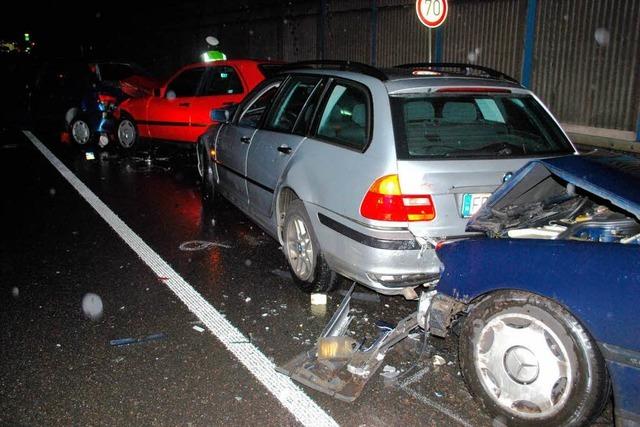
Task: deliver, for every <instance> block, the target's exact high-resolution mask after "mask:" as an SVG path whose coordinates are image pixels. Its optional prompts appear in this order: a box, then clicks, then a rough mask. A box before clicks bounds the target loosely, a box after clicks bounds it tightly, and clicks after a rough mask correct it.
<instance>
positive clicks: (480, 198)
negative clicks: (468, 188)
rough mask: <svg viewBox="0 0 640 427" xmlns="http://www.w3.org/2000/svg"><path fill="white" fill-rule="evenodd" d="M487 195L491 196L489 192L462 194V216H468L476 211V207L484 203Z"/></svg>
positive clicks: (478, 207)
mask: <svg viewBox="0 0 640 427" xmlns="http://www.w3.org/2000/svg"><path fill="white" fill-rule="evenodd" d="M489 196H491V193H475V194H472V193H465V194H464V195H463V196H462V208H461V210H460V213H461V214H462V217H463V218H469V217H470V216H472V215H473V214H475V213H476V212H478V209H480V207H481V206H482V205H484V202H486V201H487V199H488V198H489Z"/></svg>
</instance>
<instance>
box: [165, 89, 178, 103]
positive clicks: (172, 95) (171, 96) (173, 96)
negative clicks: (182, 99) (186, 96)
mask: <svg viewBox="0 0 640 427" xmlns="http://www.w3.org/2000/svg"><path fill="white" fill-rule="evenodd" d="M164 97H165V98H167V99H168V100H169V101H173V100H174V99H176V93H175V92H174V91H172V90H168V91H167V93H165V94H164Z"/></svg>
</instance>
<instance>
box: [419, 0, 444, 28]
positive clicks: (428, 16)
mask: <svg viewBox="0 0 640 427" xmlns="http://www.w3.org/2000/svg"><path fill="white" fill-rule="evenodd" d="M448 9H449V5H448V1H447V0H417V1H416V14H417V15H418V19H419V20H420V22H422V24H423V25H426V26H427V27H429V28H436V27H439V26H440V25H442V23H443V22H444V20H445V19H446V18H447V10H448Z"/></svg>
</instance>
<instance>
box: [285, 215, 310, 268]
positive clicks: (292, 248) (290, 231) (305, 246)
mask: <svg viewBox="0 0 640 427" xmlns="http://www.w3.org/2000/svg"><path fill="white" fill-rule="evenodd" d="M285 238H286V246H287V258H288V259H289V264H290V265H291V269H292V270H293V272H294V273H295V275H296V276H298V278H299V279H300V280H304V281H308V280H310V279H311V277H312V275H313V268H314V260H315V257H314V254H313V244H312V243H311V235H310V234H309V229H308V228H307V225H306V224H305V222H304V221H303V220H302V219H301V218H299V217H294V218H293V220H292V221H290V222H289V223H288V224H287V229H286V235H285Z"/></svg>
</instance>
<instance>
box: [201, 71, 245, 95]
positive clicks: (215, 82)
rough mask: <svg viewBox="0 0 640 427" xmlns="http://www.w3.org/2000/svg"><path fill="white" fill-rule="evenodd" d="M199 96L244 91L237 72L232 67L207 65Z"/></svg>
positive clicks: (232, 93) (231, 93)
mask: <svg viewBox="0 0 640 427" xmlns="http://www.w3.org/2000/svg"><path fill="white" fill-rule="evenodd" d="M205 80H206V81H205V84H204V88H203V89H202V93H201V94H200V96H212V95H234V94H239V93H242V92H243V91H244V89H243V88H242V82H241V81H240V77H239V76H238V73H237V72H236V70H235V69H234V68H233V67H229V66H224V67H209V69H208V70H207V77H206V79H205Z"/></svg>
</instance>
